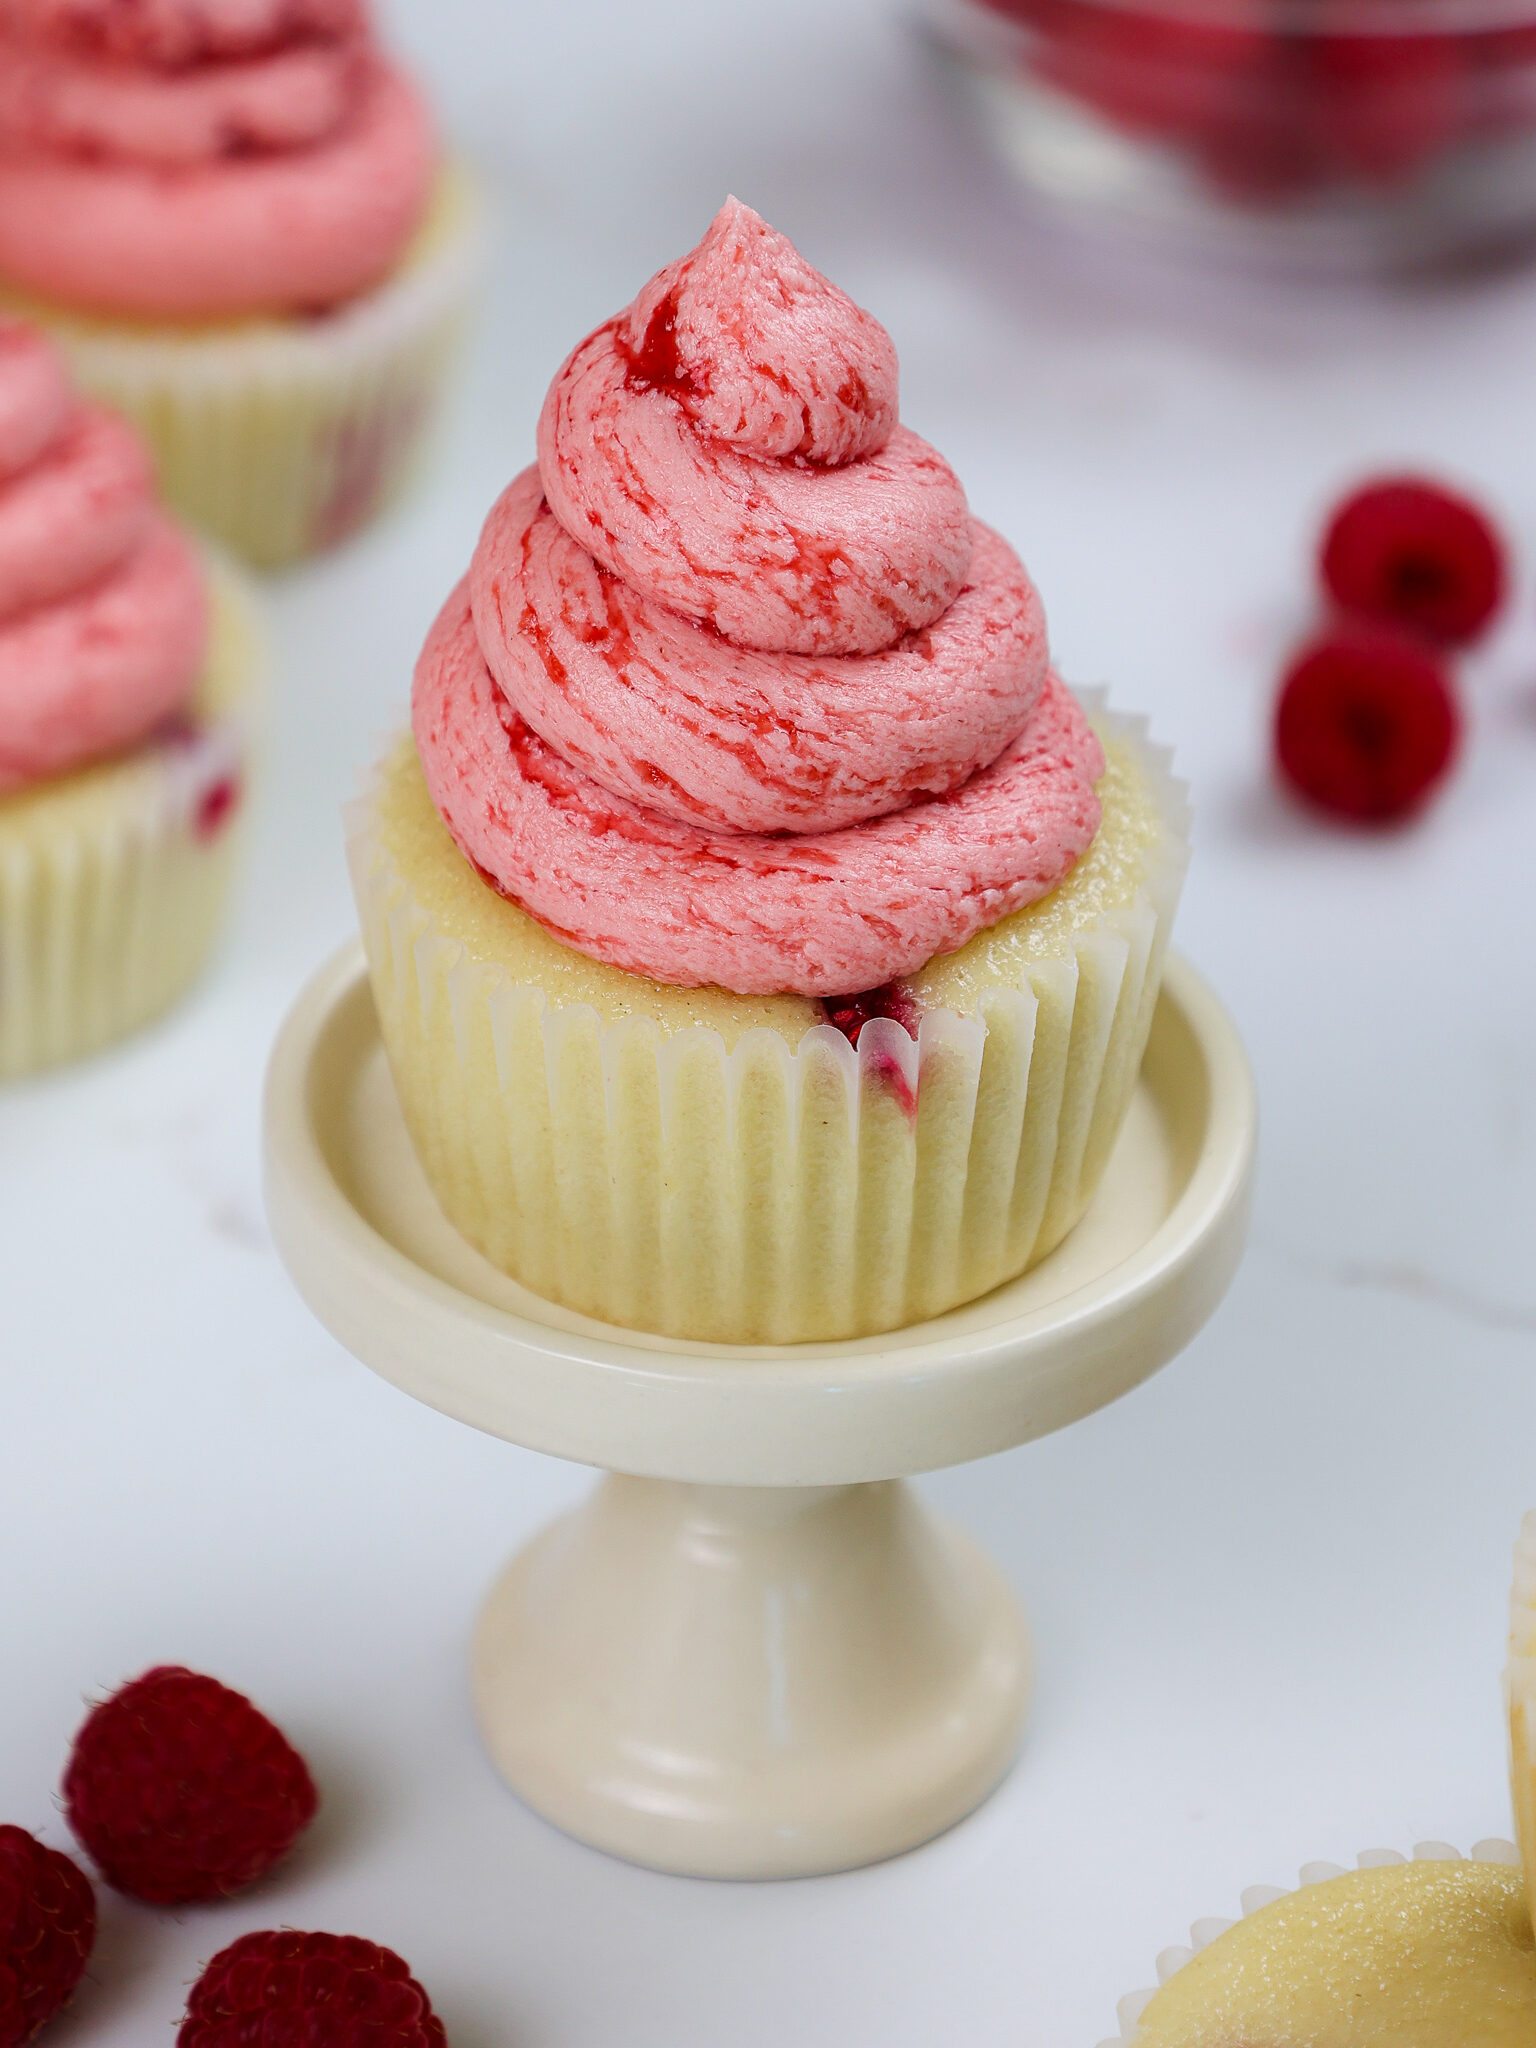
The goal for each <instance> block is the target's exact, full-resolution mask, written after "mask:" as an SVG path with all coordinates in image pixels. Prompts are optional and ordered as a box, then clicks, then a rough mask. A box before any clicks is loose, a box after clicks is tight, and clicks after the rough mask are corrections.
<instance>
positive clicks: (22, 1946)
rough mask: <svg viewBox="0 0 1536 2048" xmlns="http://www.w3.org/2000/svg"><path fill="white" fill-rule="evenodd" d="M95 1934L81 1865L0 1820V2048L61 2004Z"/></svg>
mask: <svg viewBox="0 0 1536 2048" xmlns="http://www.w3.org/2000/svg"><path fill="white" fill-rule="evenodd" d="M95 1939H96V1894H95V1893H94V1892H93V1891H92V1890H91V1885H90V1880H89V1878H87V1876H86V1875H85V1872H84V1871H83V1870H81V1869H80V1868H79V1866H78V1865H77V1864H74V1863H71V1861H70V1860H69V1858H68V1857H67V1856H65V1855H62V1854H61V1853H60V1852H59V1851H58V1850H57V1849H48V1848H45V1847H44V1846H43V1844H42V1843H41V1842H40V1841H38V1840H37V1838H36V1836H35V1835H29V1834H28V1833H27V1831H26V1829H25V1828H13V1827H0V2048H22V2043H23V2042H24V2041H30V2040H31V2039H32V2036H33V2035H34V2034H35V2033H36V2032H37V2030H38V2029H39V2027H42V2026H46V2024H47V2023H48V2021H49V2020H51V2019H52V2018H53V2016H54V2014H55V2013H56V2012H59V2011H61V2010H62V2009H63V2007H64V2006H66V2005H68V2003H69V2001H70V1999H71V1998H72V1997H73V1996H74V1992H75V1986H76V1985H77V1984H78V1983H79V1982H80V1979H81V1977H82V1976H83V1975H84V1972H85V1966H86V1963H87V1962H88V1961H89V1959H90V1953H91V1947H92V1944H93V1943H94V1942H95Z"/></svg>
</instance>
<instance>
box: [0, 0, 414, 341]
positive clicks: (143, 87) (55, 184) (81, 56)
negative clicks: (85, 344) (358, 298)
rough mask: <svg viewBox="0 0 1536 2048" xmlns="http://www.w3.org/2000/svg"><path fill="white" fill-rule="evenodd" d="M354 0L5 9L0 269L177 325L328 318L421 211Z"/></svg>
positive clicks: (391, 255)
mask: <svg viewBox="0 0 1536 2048" xmlns="http://www.w3.org/2000/svg"><path fill="white" fill-rule="evenodd" d="M433 161H434V150H433V144H432V137H431V130H430V124H429V122H428V119H427V116H426V113H425V110H424V108H423V106H422V104H421V101H420V100H419V98H418V96H417V94H416V92H415V90H414V88H413V87H412V86H411V85H410V84H409V83H408V82H407V81H406V80H405V79H404V78H403V77H402V76H401V74H400V73H398V72H397V71H395V70H394V69H393V68H392V67H391V66H389V65H388V64H386V63H385V62H384V60H383V59H382V58H381V57H380V56H379V55H378V54H377V52H376V51H375V50H374V48H373V46H372V42H371V39H370V36H369V33H368V24H367V20H366V16H365V13H364V10H363V8H362V6H361V4H360V0H125V4H123V5H116V4H113V0H0V273H3V274H4V275H6V276H7V277H8V278H9V279H11V280H12V281H13V282H15V283H18V284H20V285H22V286H24V287H25V288H27V289H29V290H33V291H37V292H39V293H41V294H43V295H44V296H47V297H49V298H52V299H55V300H58V301H60V302H62V303H65V304H69V305H74V306H81V307H85V308H87V309H90V310H95V311H102V312H110V313H126V314H133V315H144V316H168V317H172V318H202V317H220V316H227V315H233V314H241V313H253V312H283V311H288V310H293V309H300V308H305V309H307V308H313V307H322V306H327V305H333V304H336V303H337V302H339V301H341V300H343V299H346V298H350V297H353V296H355V295H356V294H357V293H358V292H360V291H363V290H365V289H367V287H368V286H370V285H372V284H374V283H376V282H377V281H378V279H379V278H380V277H382V276H383V275H384V273H385V272H386V271H387V270H388V269H389V267H390V266H391V264H392V263H393V262H394V261H395V259H396V257H397V256H398V255H399V252H400V250H401V249H402V247H403V246H404V244H405V241H406V240H407V238H408V237H409V235H410V233H411V231H412V229H413V228H414V227H415V225H416V224H417V222H418V221H419V219H420V217H421V214H422V212H423V210H424V207H425V204H426V198H427V193H428V189H429V186H430V182H431V177H432V172H433Z"/></svg>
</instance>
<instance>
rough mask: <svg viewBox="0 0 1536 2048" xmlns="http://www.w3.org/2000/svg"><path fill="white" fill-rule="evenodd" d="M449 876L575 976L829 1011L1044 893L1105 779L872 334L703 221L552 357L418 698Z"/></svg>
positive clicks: (1024, 613) (1016, 572)
mask: <svg viewBox="0 0 1536 2048" xmlns="http://www.w3.org/2000/svg"><path fill="white" fill-rule="evenodd" d="M413 712H414V716H413V723H414V726H415V732H416V740H417V746H418V749H419V752H420V755H421V760H422V765H423V769H424V772H425V775H426V779H427V786H428V788H429V790H430V792H431V795H432V799H433V802H434V804H435V805H436V808H437V810H438V812H439V814H440V815H441V817H442V818H443V820H444V822H445V824H446V825H447V827H448V830H449V831H450V833H451V834H452V835H453V838H454V839H455V841H456V842H457V844H458V846H459V848H460V850H461V851H462V852H463V853H464V855H465V856H466V857H467V858H468V859H469V860H470V861H472V862H473V863H474V865H475V866H476V868H477V869H478V870H479V871H480V873H481V874H482V875H483V876H484V877H485V878H486V879H487V880H488V881H490V882H491V883H492V884H493V885H494V886H495V887H496V888H497V889H498V890H500V891H501V892H502V893H503V894H504V895H506V896H507V897H509V898H510V899H512V900H513V901H515V902H517V903H519V904H521V905H523V907H524V908H526V909H527V910H528V911H530V912H531V913H532V915H533V916H534V917H536V918H537V919H538V920H539V922H540V923H541V924H542V925H544V927H545V928H546V929H547V930H548V931H550V932H552V933H553V934H554V935H555V936H557V937H558V938H560V939H561V940H563V941H564V942H566V943H568V944H570V945H572V946H574V947H576V948H578V949H579V950H580V951H581V952H583V953H585V954H587V955H588V956H589V957H591V958H593V959H596V960H600V961H604V962H606V963H608V964H610V965H612V966H617V967H621V968H623V969H625V970H627V971H629V972H631V973H634V974H638V975H644V976H647V977H649V978H650V979H652V980H654V981H658V982H664V983H670V984H673V985H681V986H685V987H703V986H716V987H720V988H724V989H728V990H731V991H734V992H736V993H738V994H742V995H757V994H773V993H796V994H800V995H804V996H813V997H818V998H833V999H837V998H840V997H842V996H844V995H846V994H847V993H848V992H849V991H863V990H875V989H879V988H881V987H882V986H884V985H886V984H889V983H891V982H893V981H895V980H897V979H898V978H899V977H901V976H903V975H906V974H908V973H910V972H912V971H913V970H915V969H917V968H919V967H921V966H922V965H923V963H924V962H925V961H927V960H929V959H930V958H931V957H932V956H933V955H934V954H939V953H949V952H953V951H954V950H955V949H956V948H957V947H960V946H963V945H964V944H965V943H966V941H967V940H969V939H970V938H972V937H973V936H974V935H975V934H976V933H978V932H980V931H981V930H983V929H984V928H986V927H988V926H990V925H993V924H996V923H997V922H998V920H999V919H1001V918H1003V917H1005V916H1006V915H1007V914H1008V913H1010V912H1012V911H1015V910H1017V909H1019V908H1020V907H1022V906H1023V905H1026V904H1029V903H1033V902H1035V901H1037V900H1038V899H1040V898H1041V897H1044V896H1046V895H1047V894H1049V893H1050V891H1051V890H1053V889H1054V888H1055V887H1056V886H1057V885H1058V884H1059V883H1060V882H1061V881H1062V880H1063V878H1064V877H1065V876H1066V875H1067V874H1068V873H1069V872H1070V871H1071V869H1072V868H1073V866H1074V865H1075V863H1076V862H1077V861H1078V859H1079V858H1080V856H1081V855H1082V854H1083V853H1084V851H1085V850H1086V848H1087V847H1088V846H1089V844H1090V842H1091V841H1092V839H1093V836H1094V833H1095V831H1096V830H1097V828H1098V825H1099V819H1100V807H1099V799H1098V797H1097V795H1096V793H1095V788H1094V785H1095V783H1096V782H1097V781H1098V779H1099V778H1100V777H1101V776H1102V774H1103V772H1104V756H1103V753H1102V751H1101V749H1100V746H1099V742H1098V740H1097V738H1096V737H1095V736H1094V733H1093V731H1092V729H1091V727H1090V726H1089V724H1088V722H1087V719H1086V718H1085V716H1084V714H1083V712H1082V710H1081V709H1080V707H1079V706H1078V704H1077V701H1076V699H1075V698H1073V697H1072V695H1071V694H1070V692H1069V691H1067V690H1066V689H1065V688H1064V687H1063V685H1062V684H1061V683H1060V682H1059V681H1057V679H1056V678H1055V677H1054V676H1053V675H1052V674H1051V673H1050V671H1049V665H1048V654H1047V647H1046V637H1045V621H1044V617H1043V614H1042V611H1041V607H1040V601H1039V598H1038V595H1037V594H1036V592H1035V589H1034V586H1033V585H1032V583H1031V582H1030V580H1029V577H1028V576H1027V575H1026V573H1025V571H1024V568H1023V566H1022V564H1021V563H1020V562H1019V560H1018V558H1017V556H1016V555H1015V554H1014V552H1013V550H1012V549H1011V548H1010V547H1009V546H1008V545H1007V543H1006V542H1005V541H1003V540H1002V539H1001V538H1000V537H999V536H998V535H996V534H994V533H992V532H991V531H990V530H989V529H988V528H986V527H985V526H983V525H981V523H980V522H979V521H976V520H974V519H972V518H971V517H970V515H969V513H968V511H967V508H966V502H965V495H964V492H963V491H962V489H961V487H960V484H959V481H958V479H957V478H956V477H955V475H954V472H953V471H952V470H951V469H950V468H949V466H948V464H947V463H945V462H944V460H943V459H942V457H941V456H939V455H938V454H937V453H936V452H935V450H933V449H932V448H930V447H929V446H928V445H927V444H926V443H925V442H923V441H921V440H920V439H919V438H918V437H917V435H915V434H913V433H912V432H911V431H910V430H908V429H907V428H904V427H902V426H900V425H899V424H898V422H897V404H896V359H895V353H894V351H893V349H892V347H891V344H890V340H889V338H888V336H887V335H886V334H885V333H884V331H883V329H881V328H880V327H879V325H878V324H877V323H876V322H875V321H874V320H873V319H872V318H871V317H870V316H869V315H868V314H866V313H864V312H862V311H861V310H860V309H859V308H858V307H856V306H855V305H854V304H853V303H852V301H851V300H849V299H848V298H847V297H846V296H845V295H844V294H843V293H842V292H840V291H838V290H837V289H836V288H835V287H834V286H833V285H831V284H829V283H828V282H827V281H826V280H825V279H824V278H822V277H820V276H819V275H818V274H817V273H816V272H815V271H814V270H813V269H812V268H811V267H810V266H809V265H808V264H807V263H806V262H805V261H804V260H803V259H802V258H801V257H800V256H799V255H798V254H797V253H796V252H795V251H794V249H793V248H792V247H791V246H790V244H789V243H788V242H787V241H786V240H785V239H784V237H783V236H781V235H778V234H776V233H775V232H774V231H773V230H772V229H771V228H769V227H768V226H767V225H766V223H764V222H763V221H762V220H760V219H759V218H758V217H757V215H756V214H754V213H752V212H751V211H750V209H748V208H746V207H744V206H741V205H739V204H738V203H737V202H735V201H732V202H730V203H728V204H727V206H726V207H725V208H724V209H723V210H722V212H721V213H720V214H719V216H718V217H717V218H716V220H715V221H714V223H713V224H712V226H711V228H710V230H709V232H708V234H707V235H706V236H705V238H704V241H703V242H702V243H701V244H700V246H699V247H698V249H697V250H695V251H694V252H693V253H692V255H690V256H687V257H684V258H683V259H682V260H681V261H680V262H678V263H676V264H673V265H671V266H670V267H669V268H668V269H666V270H664V271H662V272H661V273H660V274H659V276H657V277H656V278H655V279H653V280H652V282H651V283H650V284H649V285H648V286H647V287H646V289H645V291H644V292H642V293H641V295H640V297H639V298H638V299H637V300H636V301H635V303H634V305H633V306H631V307H630V308H629V309H628V310H627V311H626V312H624V313H622V314H620V315H619V316H618V317H617V318H616V319H614V320H611V321H609V322H608V323H606V324H605V325H604V326H603V327H601V328H599V329H598V331H597V332H596V333H595V334H594V335H592V336H591V337H589V339H588V340H586V341H585V342H583V343H582V344H581V346H580V347H579V348H578V349H576V351H575V352H574V353H573V354H572V356H571V357H570V359H569V360H568V361H567V363H566V364H565V366H564V367H563V369H562V370H561V371H560V373H559V375H558V376H557V377H556V379H555V381H554V384H553V385H552V386H551V389H550V392H549V396H548V398H547V399H546V401H545V405H544V410H543V415H542V417H541V420H540V423H539V460H538V463H537V465H536V467H534V468H531V469H529V470H526V471H524V472H523V474H522V475H521V476H519V477H518V478H516V479H515V480H514V482H513V483H512V484H511V486H510V487H509V488H508V490H507V491H506V493H505V494H504V495H503V497H502V498H501V500H500V501H499V503H498V504H497V505H496V507H495V508H494V510H493V511H492V513H491V516H490V518H489V519H488V520H487V522H486V526H485V529H484V532H483V534H482V536H481V540H480V544H479V547H478V548H477V550H476V553H475V557H474V561H473V563H472V565H471V569H470V573H469V576H468V577H467V579H466V580H465V582H464V583H463V584H461V585H460V587H459V588H458V589H457V590H456V591H455V592H454V593H453V595H452V596H451V597H450V599H449V601H448V603H447V605H446V606H445V607H444V609H443V611H442V613H441V614H440V616H439V618H438V621H437V624H436V626H435V627H434V629H433V632H432V634H431V636H430V638H429V640H428V643H427V646H426V648H425V650H424V652H423V654H422V658H421V661H420V664H419V666H418V669H417V674H416V685H415V692H414V702H413Z"/></svg>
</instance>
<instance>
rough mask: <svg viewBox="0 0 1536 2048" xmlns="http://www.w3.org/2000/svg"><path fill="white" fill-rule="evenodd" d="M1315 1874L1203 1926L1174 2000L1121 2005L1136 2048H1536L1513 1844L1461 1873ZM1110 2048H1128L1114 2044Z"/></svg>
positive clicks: (1168, 1967) (1437, 1865) (1535, 2010)
mask: <svg viewBox="0 0 1536 2048" xmlns="http://www.w3.org/2000/svg"><path fill="white" fill-rule="evenodd" d="M1359 1866H1360V1867H1359V1868H1358V1869H1356V1870H1348V1871H1347V1870H1344V1869H1341V1868H1340V1867H1339V1866H1338V1865H1336V1864H1327V1863H1315V1864H1308V1865H1307V1866H1306V1868H1305V1869H1303V1871H1302V1873H1301V1884H1300V1887H1299V1889H1297V1890H1296V1891H1293V1892H1285V1891H1280V1890H1277V1889H1275V1888H1273V1887H1270V1886H1267V1885H1256V1886H1254V1887H1253V1888H1252V1889H1251V1890H1250V1891H1247V1892H1245V1893H1244V1894H1243V1901H1242V1903H1243V1910H1244V1917H1243V1918H1242V1919H1241V1920H1238V1921H1232V1920H1225V1919H1213V1920H1201V1921H1196V1922H1195V1924H1194V1926H1193V1927H1192V1928H1191V1929H1190V1946H1188V1947H1180V1948H1172V1949H1165V1950H1164V1951H1163V1953H1162V1955H1160V1956H1159V1957H1158V1974H1159V1976H1160V1977H1161V1978H1162V1979H1163V1982H1162V1986H1161V1988H1160V1989H1159V1990H1157V1991H1155V1992H1132V1993H1131V1994H1130V1995H1129V1996H1128V1997H1126V1998H1124V1999H1122V2000H1121V2002H1120V2018H1121V2041H1122V2042H1127V2043H1130V2044H1133V2048H1529V2044H1530V2043H1531V2042H1532V2041H1536V1946H1533V1943H1532V1939H1531V1924H1530V1909H1529V1906H1528V1904H1527V1901H1526V1894H1525V1882H1524V1879H1523V1876H1522V1874H1521V1871H1520V1868H1519V1858H1518V1857H1517V1855H1516V1853H1515V1850H1514V1847H1513V1845H1512V1844H1511V1843H1508V1842H1501V1841H1488V1842H1480V1843H1479V1844H1478V1845H1477V1847H1476V1848H1475V1849H1474V1850H1473V1852H1472V1855H1471V1857H1470V1858H1463V1857H1462V1856H1461V1855H1460V1854H1459V1853H1458V1852H1457V1851H1456V1850H1455V1849H1454V1848H1452V1847H1450V1845H1449V1844H1447V1843H1444V1842H1423V1843H1420V1845H1419V1847H1418V1848H1417V1849H1415V1851H1414V1853H1413V1858H1412V1860H1411V1861H1410V1860H1409V1859H1408V1858H1407V1857H1405V1856H1403V1855H1400V1854H1399V1853H1398V1852H1397V1851H1395V1850H1391V1849H1375V1850H1367V1851H1366V1852H1365V1854H1364V1855H1362V1856H1361V1857H1360V1859H1359ZM1102 2048H1118V2044H1116V2043H1114V2042H1111V2041H1106V2042H1104V2043H1103V2044H1102Z"/></svg>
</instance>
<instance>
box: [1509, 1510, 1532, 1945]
mask: <svg viewBox="0 0 1536 2048" xmlns="http://www.w3.org/2000/svg"><path fill="white" fill-rule="evenodd" d="M1504 1694H1505V1701H1506V1704H1507V1706H1508V1709H1509V1782H1510V1790H1511V1792H1512V1793H1513V1795H1514V1802H1515V1838H1516V1840H1517V1841H1518V1842H1519V1844H1520V1848H1521V1851H1522V1853H1523V1855H1524V1858H1525V1870H1526V1877H1527V1880H1528V1882H1529V1884H1530V1888H1531V1913H1532V1918H1533V1920H1536V1511H1533V1512H1532V1513H1531V1514H1528V1515H1527V1516H1526V1518H1525V1521H1524V1523H1523V1524H1522V1525H1521V1530H1520V1540H1519V1542H1518V1543H1517V1544H1516V1545H1515V1576H1514V1586H1513V1590H1512V1591H1511V1593H1510V1596H1509V1666H1508V1669H1507V1670H1506V1672H1505V1677H1504Z"/></svg>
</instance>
